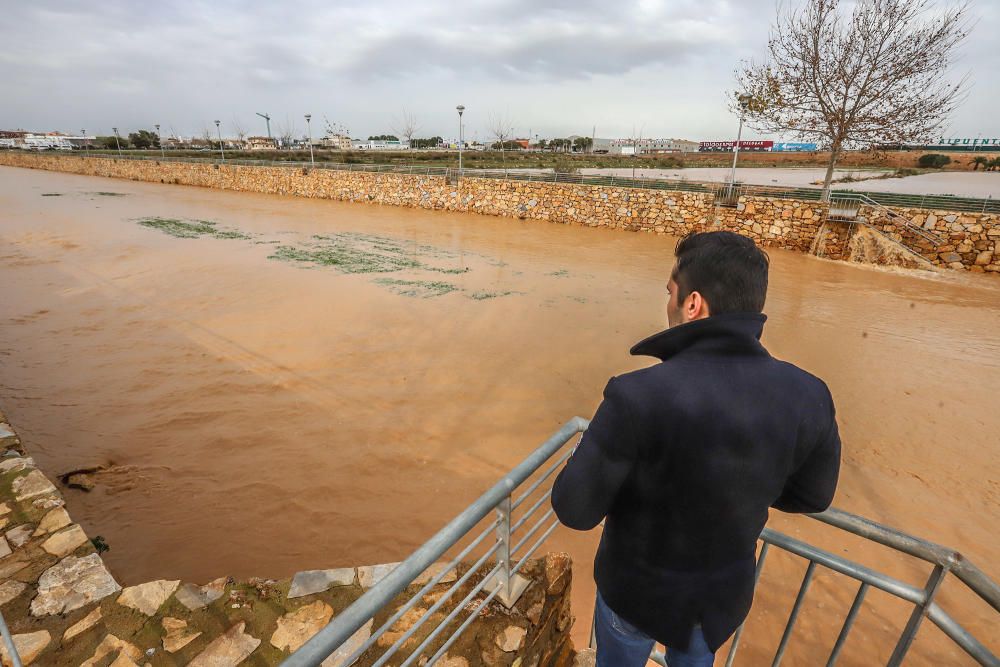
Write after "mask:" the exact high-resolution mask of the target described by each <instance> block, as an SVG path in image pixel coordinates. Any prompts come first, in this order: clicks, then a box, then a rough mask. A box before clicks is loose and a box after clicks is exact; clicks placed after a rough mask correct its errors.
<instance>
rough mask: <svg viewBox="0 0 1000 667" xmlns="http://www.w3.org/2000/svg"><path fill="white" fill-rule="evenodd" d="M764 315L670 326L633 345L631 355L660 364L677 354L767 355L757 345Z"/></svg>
mask: <svg viewBox="0 0 1000 667" xmlns="http://www.w3.org/2000/svg"><path fill="white" fill-rule="evenodd" d="M765 320H767V316H766V315H764V314H763V313H726V314H724V315H714V316H712V317H706V318H705V319H703V320H695V321H693V322H688V323H687V324H680V325H678V326H676V327H671V328H669V329H666V330H664V331H661V332H660V333H657V334H653V335H652V336H650V337H649V338H646V339H645V340H642V341H640V342H638V343H636V344H635V345H634V346H633V347H632V350H631V353H632V354H634V355H637V356H650V357H656V358H658V359H660V360H662V361H666V360H667V359H669V358H671V357H674V356H678V355H680V354H682V353H683V354H698V355H709V356H725V355H740V354H742V355H752V356H769V355H768V353H767V350H765V349H764V346H763V345H761V344H760V336H761V334H762V333H763V331H764V322H765Z"/></svg>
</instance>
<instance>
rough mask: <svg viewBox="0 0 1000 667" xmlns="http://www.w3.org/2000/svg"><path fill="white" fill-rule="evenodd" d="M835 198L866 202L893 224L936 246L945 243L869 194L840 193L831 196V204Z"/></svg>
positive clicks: (865, 203)
mask: <svg viewBox="0 0 1000 667" xmlns="http://www.w3.org/2000/svg"><path fill="white" fill-rule="evenodd" d="M834 200H836V201H841V202H843V201H856V202H858V203H859V204H864V205H867V206H870V207H871V208H874V209H876V210H878V211H881V212H882V213H884V214H885V215H886V217H888V218H889V219H890V220H892V222H893V224H896V225H899V226H901V227H903V228H905V229H906V230H907V231H909V232H910V233H912V234H916V235H917V236H919V237H921V238H922V239H924V240H925V241H928V242H929V243H933V244H934V247H935V248H936V247H938V246H940V245H943V243H944V240H943V239H941V237H939V236H938V235H937V234H932V233H931V232H929V231H928V230H926V229H924V228H923V227H919V226H917V225H914V224H913V223H912V222H910V220H909V219H908V218H907V217H906V216H905V215H902V214H900V213H897V212H896V211H893V210H892V209H891V208H889V207H887V206H884V205H883V204H880V203H879V202H877V201H875V200H874V199H872V198H871V197H869V196H867V195H865V194H862V193H838V194H837V196H836V197H835V198H831V204H832V202H833V201H834Z"/></svg>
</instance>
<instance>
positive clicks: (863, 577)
mask: <svg viewBox="0 0 1000 667" xmlns="http://www.w3.org/2000/svg"><path fill="white" fill-rule="evenodd" d="M587 425H588V424H587V421H586V420H584V419H581V418H580V417H575V418H573V419H571V420H570V421H569V422H567V423H566V424H565V425H564V426H563V427H562V428H561V429H559V431H558V432H556V433H555V434H554V435H553V436H552V437H551V438H549V439H548V440H547V441H546V442H545V443H543V444H542V445H541V446H540V447H539V448H538V449H536V450H535V451H534V452H532V453H531V454H530V455H529V456H528V457H527V458H526V459H525V460H524V461H523V462H522V463H521V464H520V465H518V466H517V467H516V468H514V469H513V470H512V471H511V472H510V473H509V474H507V475H506V476H505V477H504V478H503V479H501V480H500V481H499V482H497V484H495V485H494V486H493V487H492V488H491V489H490V490H489V491H487V492H486V493H484V494H483V495H482V496H480V497H479V499H477V500H476V501H475V502H473V503H472V504H471V505H470V506H469V507H467V508H466V509H465V510H463V511H462V513H461V514H459V515H458V516H457V517H456V518H455V519H453V520H452V521H451V522H449V523H448V524H447V525H446V526H445V527H444V528H442V529H441V530H440V531H438V533H437V534H435V535H434V536H433V537H432V538H431V539H430V540H428V541H427V542H426V543H424V544H423V546H421V547H419V548H418V549H417V550H416V551H414V552H413V554H412V555H411V556H410V557H409V558H407V559H406V560H405V561H403V562H402V563H400V564H399V565H398V566H396V568H395V569H393V570H392V572H390V573H389V574H388V575H386V576H385V578H384V579H382V580H381V581H379V582H378V583H377V584H375V586H373V587H372V588H370V589H369V590H368V591H367V592H365V593H364V594H363V595H362V596H361V597H360V598H358V599H357V600H356V601H355V602H354V603H353V604H352V605H351V606H349V607H348V608H347V609H346V610H345V611H343V612H341V613H340V614H339V615H338V616H337V617H336V618H334V619H333V621H332V622H331V623H330V624H329V625H327V626H326V627H325V628H323V629H322V630H320V631H319V633H317V634H316V635H315V636H314V637H313V638H312V639H310V640H309V641H308V642H307V643H306V644H304V645H303V646H302V647H301V648H300V649H299V650H298V651H296V652H295V653H294V654H292V655H291V656H290V657H289V658H288V659H287V660H285V662H284V663H283V664H284V665H285V666H286V667H301V666H306V665H319V664H320V663H321V662H322V661H323V660H324V659H326V658H327V657H328V656H330V655H332V654H333V653H334V652H335V651H337V650H338V648H340V647H342V646H343V645H345V643H347V642H348V640H350V639H351V638H352V636H354V635H355V633H356V632H357V631H358V630H359V629H361V628H363V627H365V626H366V625H367V624H368V623H369V622H371V621H373V620H374V618H375V617H376V615H379V614H380V612H382V611H384V610H386V609H387V608H388V607H390V605H391V604H392V603H393V602H394V601H395V600H397V596H399V595H400V593H403V592H404V591H406V592H407V594H408V595H410V598H409V600H408V601H405V602H398V604H399V606H398V608H397V609H396V611H395V612H393V613H392V614H391V615H390V616H389V617H388V619H387V620H385V621H384V622H383V623H382V624H381V626H380V627H379V628H378V629H377V630H374V631H373V632H371V634H370V636H368V637H367V638H366V639H365V641H364V642H362V643H360V645H358V646H357V648H354V649H353V650H352V651H351V653H350V655H347V656H344V655H341V656H339V657H341V658H344V659H345V662H343V663H342V664H350V663H351V662H352V661H353V660H355V659H357V658H359V657H361V656H365V661H364V663H363V664H365V665H375V666H381V665H385V664H387V662H388V661H389V660H390V658H392V657H393V656H394V655H396V654H397V653H398V652H399V650H400V648H401V647H403V646H404V644H406V643H407V641H408V640H410V639H411V638H412V637H413V636H414V635H415V634H416V633H417V632H418V631H419V629H420V628H421V627H422V626H423V625H424V624H425V623H426V622H427V621H428V620H430V618H431V617H432V616H434V615H436V614H437V615H438V618H440V620H437V621H436V625H435V627H434V629H433V630H430V631H429V632H428V631H426V630H425V633H426V636H425V637H423V639H422V641H420V643H419V644H418V645H417V646H416V647H415V648H413V649H412V650H410V649H409V648H408V647H407V649H406V650H407V651H409V653H408V654H407V655H405V656H403V655H399V656H397V657H396V659H397V661H399V664H401V665H404V666H408V665H413V664H416V663H417V661H418V660H420V659H421V657H427V656H426V654H427V653H430V652H431V649H432V648H433V649H434V651H433V653H432V654H431V655H430V657H429V658H428V659H427V663H426V664H428V665H433V664H434V662H435V661H437V660H438V659H440V658H441V657H442V656H443V655H444V654H445V652H446V651H447V650H448V648H449V647H450V646H451V645H452V644H453V643H454V642H455V641H456V640H457V639H458V637H459V636H461V634H462V633H463V632H465V631H466V630H467V629H468V628H469V627H470V625H471V624H472V622H473V621H474V620H475V618H476V617H477V615H478V614H479V613H480V611H481V610H482V609H483V608H484V607H485V605H487V604H489V603H490V602H491V601H493V600H494V599H498V600H500V601H501V602H502V603H503V604H505V605H506V606H508V607H510V606H512V605H513V604H515V603H516V601H517V599H518V596H519V595H520V594H521V592H523V590H524V587H525V586H526V585H527V584H528V582H527V581H525V580H523V579H522V578H520V577H519V575H518V572H519V570H520V569H521V568H522V567H523V565H524V564H525V562H526V560H527V559H528V558H529V557H530V556H531V555H532V554H534V553H535V552H536V551H537V550H538V548H539V547H540V546H541V545H542V544H543V543H544V542H545V540H546V539H547V538H548V537H549V535H550V534H551V533H552V532H553V531H554V530H555V529H556V528H557V527H558V526H559V520H558V519H556V518H554V516H553V515H554V510H553V509H552V508H551V503H550V498H551V494H552V481H553V480H554V478H553V475H554V473H556V472H557V471H558V469H559V468H560V467H561V466H562V465H563V463H565V461H566V460H567V459H568V458H569V456H570V455H571V454H572V447H568V446H567V445H568V443H569V442H570V441H571V440H572V439H573V438H574V436H575V435H576V434H578V433H581V432H582V431H584V430H585V429H586V428H587ZM529 480H531V481H530V482H529ZM515 492H519V493H518V495H516V497H515ZM529 502H530V506H528V507H527V509H526V510H524V511H523V512H522V514H521V516H520V517H519V518H516V519H515V518H514V516H513V513H514V512H515V511H516V510H518V509H519V508H521V507H524V506H527V505H528V503H529ZM539 511H541V512H542V514H541V516H540V517H538V518H537V519H536V514H537V513H538V512H539ZM491 516H492V517H493V519H492V521H490V520H489V518H490V517H491ZM808 516H810V517H811V518H813V519H815V520H817V521H821V522H823V523H826V524H828V525H830V526H833V527H835V528H838V529H840V530H843V531H845V532H847V533H851V534H853V535H856V536H859V537H862V538H864V539H866V540H869V541H871V542H875V543H877V544H880V545H884V546H887V547H889V548H891V549H893V550H895V551H897V552H899V553H901V554H905V555H908V556H912V557H915V558H918V559H920V560H923V561H925V562H928V563H930V564H932V565H933V566H934V568H933V571H932V573H931V575H930V578H929V579H928V580H927V583H926V585H925V586H924V587H922V588H920V587H917V586H913V585H911V584H908V583H906V582H903V581H900V580H899V579H896V578H894V577H892V576H890V575H887V574H884V573H882V572H878V571H876V570H873V569H871V568H868V567H865V566H864V565H860V564H858V563H856V562H854V561H851V560H849V559H847V558H844V557H842V556H839V555H836V554H833V553H830V552H828V551H824V550H822V549H820V548H818V547H816V546H813V545H811V544H808V543H806V542H803V541H801V540H798V539H795V538H792V537H789V536H787V535H785V534H783V533H780V532H778V531H775V530H773V529H771V528H765V529H764V531H763V532H762V533H761V536H760V540H761V547H760V552H759V556H758V559H757V566H756V572H755V581H756V580H757V579H759V578H760V574H761V572H762V570H763V567H764V563H765V560H766V558H767V555H768V553H769V550H770V549H771V548H772V547H773V548H777V549H781V550H784V551H786V552H788V553H790V554H793V555H795V556H798V557H801V558H804V559H806V560H807V561H808V563H809V564H808V566H807V569H806V574H805V577H804V579H803V581H802V584H801V585H800V587H799V591H798V594H797V596H796V599H795V602H794V604H793V606H792V609H791V611H790V613H789V617H788V620H787V622H786V624H785V629H784V632H783V633H782V636H781V639H780V642H779V644H778V647H777V650H776V653H775V657H774V661H773V663H772V665H773V666H774V667H776V666H777V665H778V664H780V662H781V660H782V658H783V657H784V655H785V653H786V651H787V649H788V646H789V643H790V640H791V638H792V635H793V630H794V627H795V624H796V621H797V619H798V617H799V613H800V612H801V609H802V605H803V601H804V600H805V598H806V594H807V592H808V590H809V586H810V583H811V582H812V579H813V577H814V576H815V573H816V571H817V569H818V568H819V567H825V568H827V569H830V570H832V571H834V572H838V573H840V574H842V575H845V576H847V577H849V578H851V579H853V580H855V581H857V582H859V584H860V587H859V589H858V591H857V594H856V595H855V597H854V601H853V603H852V605H851V608H850V610H849V611H848V613H847V616H846V618H845V620H844V623H843V626H842V628H841V630H840V634H839V635H838V637H837V640H836V642H835V643H834V645H833V647H832V649H831V653H830V657H829V659H828V661H827V663H826V664H827V665H834V664H835V663H836V661H837V659H838V657H839V656H840V653H841V651H842V649H843V647H844V644H845V642H846V641H847V639H848V635H849V634H850V632H851V629H852V628H853V627H854V624H855V620H856V619H857V616H858V613H859V611H860V610H861V608H862V605H863V603H864V600H865V595H866V593H867V592H868V590H869V589H870V588H873V587H874V588H876V589H879V590H882V591H885V592H887V593H889V594H890V595H892V596H894V597H896V598H898V599H900V600H903V601H906V602H909V603H911V604H913V605H914V609H913V612H912V614H911V615H910V618H909V620H908V622H907V623H906V626H905V628H904V629H903V632H902V634H901V636H900V637H899V640H898V641H897V643H896V646H895V649H894V651H893V654H892V657H891V658H890V660H889V665H890V666H896V665H899V664H900V663H901V662H902V660H903V658H904V657H905V655H906V653H907V651H908V650H909V648H910V646H911V644H912V643H913V640H914V637H915V636H916V634H917V631H918V630H919V628H920V625H921V622H922V621H923V619H924V618H929V619H930V620H931V622H933V623H934V624H935V625H936V626H938V627H939V628H940V629H941V630H942V631H943V632H944V634H945V635H946V636H947V637H949V638H950V639H951V640H952V641H953V642H954V643H955V644H956V645H957V646H959V647H961V648H962V649H963V650H964V651H965V652H966V653H967V654H968V655H969V656H971V657H972V658H973V659H975V660H976V661H977V662H979V663H980V664H982V665H990V666H992V667H1000V660H998V659H997V657H996V656H995V655H994V654H993V653H992V652H991V651H990V649H989V648H988V647H987V646H986V645H985V644H983V643H982V642H981V641H980V640H979V639H977V638H976V637H975V636H974V635H972V634H971V633H970V632H969V631H967V630H966V629H965V628H963V627H962V626H961V625H960V624H959V623H958V622H956V621H955V620H954V619H953V618H952V617H951V616H950V615H949V614H948V613H947V612H945V611H944V610H943V609H942V608H941V607H940V606H939V605H938V604H937V602H936V601H935V597H936V595H937V593H938V591H939V589H940V587H941V583H942V581H943V580H944V579H945V577H946V576H947V575H948V574H952V575H954V576H955V577H956V578H957V579H958V580H959V581H961V582H963V583H964V584H965V585H966V586H967V587H968V589H969V590H971V591H972V592H973V593H975V594H976V595H977V596H978V597H979V598H980V599H982V600H984V601H985V602H986V603H987V604H989V605H990V606H991V607H992V608H993V609H994V610H995V611H997V612H998V613H1000V586H998V585H997V584H996V583H995V582H993V581H992V580H991V579H990V578H989V577H988V576H987V575H986V574H985V573H984V572H983V571H982V570H980V569H979V568H977V567H976V566H975V565H973V564H972V563H971V562H969V561H968V560H966V559H965V558H964V557H963V556H962V555H961V554H960V553H958V552H957V551H955V550H953V549H949V548H947V547H943V546H940V545H937V544H934V543H932V542H928V541H926V540H922V539H920V538H917V537H913V536H911V535H907V534H906V533H903V532H900V531H897V530H894V529H892V528H888V527H886V526H882V525H880V524H878V523H875V522H873V521H870V520H868V519H865V518H863V517H860V516H856V515H853V514H849V513H847V512H843V511H840V510H837V509H830V510H828V511H826V512H823V513H821V514H813V515H808ZM532 519H534V521H533V522H532V524H531V526H530V527H527V524H528V523H529V520H532ZM484 524H485V525H484ZM521 532H523V535H521V534H520V533H521ZM490 536H492V537H493V540H492V542H491V541H490V540H489V539H488V538H489V537H490ZM464 540H469V543H468V544H467V545H466V546H465V547H464V548H463V549H462V550H461V551H458V552H457V553H455V549H456V547H457V545H458V544H459V543H461V542H463V541H464ZM529 543H530V546H528V548H527V549H526V550H525V551H524V552H523V553H520V552H521V550H522V549H523V548H524V547H525V546H527V545H529ZM445 554H454V555H453V557H452V558H451V560H449V561H448V562H446V563H445V564H444V565H443V566H440V567H439V568H438V569H436V570H434V572H435V575H434V576H433V577H430V578H429V579H428V578H427V572H428V571H429V570H428V569H429V568H431V567H432V566H433V565H435V563H438V562H439V559H440V558H441V557H442V556H444V555H445ZM518 554H520V555H518ZM472 555H475V556H478V558H476V559H475V562H473V563H472V564H471V565H469V567H468V569H467V570H465V571H464V573H463V574H462V575H461V576H457V575H458V572H459V571H460V570H459V569H458V567H459V564H460V563H462V562H463V559H470V556H472ZM473 557H474V556H473ZM491 558H495V559H496V561H495V564H494V565H492V567H489V561H490V559H491ZM484 566H487V567H485V568H484ZM453 570H455V571H456V577H457V578H456V580H455V581H454V583H452V584H451V585H450V586H449V587H448V589H447V590H445V591H444V592H443V593H437V592H436V593H435V594H436V595H440V597H438V598H437V601H436V602H434V604H433V605H431V606H430V607H429V608H428V609H427V610H426V611H424V612H423V614H422V615H421V616H420V617H419V618H418V619H417V620H416V621H415V622H414V623H413V624H412V625H410V626H409V627H408V629H407V630H406V631H405V632H403V633H402V634H401V635H400V636H399V637H398V638H397V639H396V640H395V641H394V642H393V643H392V645H391V646H389V647H388V648H385V649H384V650H383V649H382V648H381V645H379V648H377V649H375V651H371V649H372V647H375V646H376V644H378V640H379V638H380V637H382V636H383V635H385V633H386V632H387V631H389V630H390V629H392V628H393V626H394V624H395V623H396V622H397V621H398V620H399V619H400V618H402V617H403V615H404V614H406V613H407V612H409V611H410V610H411V609H413V608H414V607H415V606H416V605H417V604H418V603H419V602H420V601H421V600H423V599H424V595H426V594H427V593H428V592H430V590H431V588H433V587H434V586H436V585H438V584H439V583H440V582H441V581H442V579H443V578H444V577H445V575H446V574H447V573H449V572H451V571H453ZM421 575H424V577H423V578H421ZM474 577H478V580H477V579H474ZM416 582H420V583H423V582H425V583H423V585H422V586H421V587H420V588H419V589H418V590H416V591H415V592H412V594H411V591H410V590H408V589H410V588H411V587H413V586H415V585H416ZM464 588H469V590H468V592H467V593H466V594H465V596H464V597H463V598H462V600H460V601H459V602H458V603H457V604H455V605H454V608H453V609H452V610H451V611H450V613H448V614H447V615H445V616H444V617H443V618H441V617H440V614H441V613H444V612H440V613H439V610H441V609H442V607H443V606H445V605H446V604H448V603H449V601H450V600H451V599H452V598H453V597H454V596H455V594H456V593H457V592H458V591H459V590H464ZM477 596H485V597H480V599H478V600H477ZM470 609H471V611H469V610H470ZM463 611H466V612H469V613H467V614H466V616H465V618H464V619H461V620H459V615H460V614H461V613H462V612H463ZM456 623H457V625H456ZM446 631H447V634H445V633H446ZM743 634H744V626H742V625H741V626H740V628H739V629H738V630H737V631H736V633H735V635H734V637H733V640H732V643H731V644H730V648H729V653H728V656H727V659H726V665H727V667H731V666H732V665H733V662H734V660H735V658H736V653H737V649H738V648H739V646H740V641H741V638H742V636H743ZM379 651H381V652H379ZM650 658H651V659H652V660H654V661H655V662H657V663H658V664H660V665H666V661H665V657H664V654H663V653H662V652H659V651H655V650H654V651H653V653H652V654H651V656H650Z"/></svg>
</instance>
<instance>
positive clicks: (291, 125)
mask: <svg viewBox="0 0 1000 667" xmlns="http://www.w3.org/2000/svg"><path fill="white" fill-rule="evenodd" d="M275 129H276V130H277V131H278V141H280V142H281V145H282V146H285V147H287V148H288V150H291V147H292V140H293V139H295V133H296V131H297V130H296V128H295V121H293V120H292V119H291V118H289V117H288V116H287V115H286V116H285V122H284V123H277V127H276V128H275Z"/></svg>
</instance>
